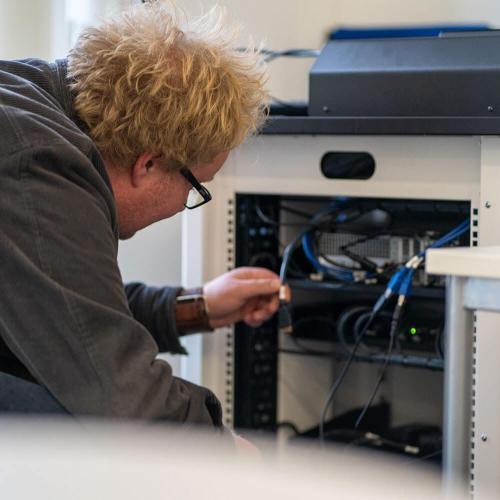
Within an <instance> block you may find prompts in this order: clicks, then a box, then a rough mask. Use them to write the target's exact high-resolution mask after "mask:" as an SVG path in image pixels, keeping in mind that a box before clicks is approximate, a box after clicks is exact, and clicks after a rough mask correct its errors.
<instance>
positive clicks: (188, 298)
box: [175, 287, 213, 334]
mask: <svg viewBox="0 0 500 500" xmlns="http://www.w3.org/2000/svg"><path fill="white" fill-rule="evenodd" d="M175 322H176V324H177V328H178V330H179V331H180V332H181V333H184V334H189V333H201V332H212V331H213V328H212V327H211V326H210V320H209V317H208V310H207V304H206V302H205V297H204V296H203V288H201V287H200V288H190V289H183V290H181V292H180V293H179V295H177V297H176V299H175Z"/></svg>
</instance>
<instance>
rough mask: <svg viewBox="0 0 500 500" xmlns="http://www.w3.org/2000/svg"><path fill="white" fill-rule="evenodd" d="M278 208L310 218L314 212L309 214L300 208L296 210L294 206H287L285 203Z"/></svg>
mask: <svg viewBox="0 0 500 500" xmlns="http://www.w3.org/2000/svg"><path fill="white" fill-rule="evenodd" d="M280 210H283V211H285V212H290V213H291V214H294V215H299V216H300V217H304V218H305V219H308V220H310V219H312V218H313V217H314V214H310V213H307V212H303V211H302V210H297V209H296V208H292V207H289V206H287V205H280Z"/></svg>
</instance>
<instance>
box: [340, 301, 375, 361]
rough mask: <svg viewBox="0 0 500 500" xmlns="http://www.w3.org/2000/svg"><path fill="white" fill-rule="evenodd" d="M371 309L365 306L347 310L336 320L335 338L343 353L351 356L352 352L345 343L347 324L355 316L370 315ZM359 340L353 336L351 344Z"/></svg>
mask: <svg viewBox="0 0 500 500" xmlns="http://www.w3.org/2000/svg"><path fill="white" fill-rule="evenodd" d="M370 311H371V308H370V307H366V306H357V307H353V308H352V309H348V310H347V311H344V312H343V313H342V314H341V315H340V316H339V318H338V320H337V328H336V332H337V338H338V339H339V342H340V345H341V346H342V348H343V349H344V351H345V352H346V353H347V354H348V355H350V354H352V350H351V348H350V347H349V342H348V341H347V337H346V327H347V323H348V322H349V321H350V320H351V319H352V317H353V316H356V315H358V314H364V313H367V314H370ZM358 338H359V335H355V336H354V339H353V342H356V339H358Z"/></svg>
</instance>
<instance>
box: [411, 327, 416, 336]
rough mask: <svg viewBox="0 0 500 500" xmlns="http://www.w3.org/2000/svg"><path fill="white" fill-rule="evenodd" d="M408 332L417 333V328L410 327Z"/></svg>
mask: <svg viewBox="0 0 500 500" xmlns="http://www.w3.org/2000/svg"><path fill="white" fill-rule="evenodd" d="M410 333H411V334H412V335H416V334H417V329H416V328H415V327H413V328H410Z"/></svg>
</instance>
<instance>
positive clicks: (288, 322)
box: [278, 284, 293, 335]
mask: <svg viewBox="0 0 500 500" xmlns="http://www.w3.org/2000/svg"><path fill="white" fill-rule="evenodd" d="M279 299H280V305H279V309H278V329H279V332H280V333H285V334H286V335H290V334H291V333H292V332H293V326H292V315H291V314H290V304H289V302H288V300H287V299H288V290H287V286H286V285H283V284H282V285H281V286H280V290H279Z"/></svg>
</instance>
